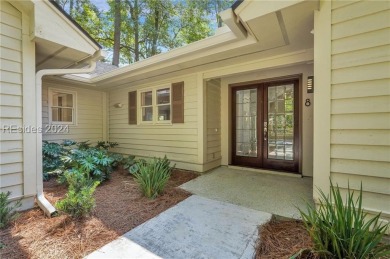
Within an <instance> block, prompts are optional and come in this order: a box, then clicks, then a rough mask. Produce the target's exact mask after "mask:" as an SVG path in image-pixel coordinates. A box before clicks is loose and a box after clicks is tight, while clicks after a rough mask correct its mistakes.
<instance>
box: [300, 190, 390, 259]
mask: <svg viewBox="0 0 390 259" xmlns="http://www.w3.org/2000/svg"><path fill="white" fill-rule="evenodd" d="M362 190H363V188H362V186H361V187H360V193H359V195H358V196H357V197H356V198H355V193H354V191H351V190H350V189H349V187H348V193H347V195H346V199H345V203H344V202H343V199H342V195H341V193H340V189H339V187H338V186H336V187H334V186H333V184H332V182H331V192H330V195H325V194H324V192H322V191H321V190H319V193H320V199H319V206H318V208H317V209H316V208H315V207H314V206H313V205H310V204H308V212H307V213H305V212H303V211H302V210H300V213H301V216H302V219H303V221H304V223H305V226H306V228H307V230H308V232H309V234H310V236H311V238H312V240H313V243H314V249H315V251H316V252H317V253H319V254H320V255H322V257H323V258H351V259H352V258H378V257H380V256H384V255H389V254H390V246H389V245H382V244H380V242H381V240H382V237H383V236H384V233H385V231H386V229H387V227H388V225H380V222H379V217H380V214H378V215H376V216H375V217H373V218H371V219H369V218H368V217H367V215H368V214H367V213H366V212H364V211H363V208H362V198H363V197H362V195H363V191H362Z"/></svg>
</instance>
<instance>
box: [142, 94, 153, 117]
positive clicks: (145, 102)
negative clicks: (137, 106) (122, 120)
mask: <svg viewBox="0 0 390 259" xmlns="http://www.w3.org/2000/svg"><path fill="white" fill-rule="evenodd" d="M141 109H142V121H153V92H152V91H148V92H143V93H141Z"/></svg>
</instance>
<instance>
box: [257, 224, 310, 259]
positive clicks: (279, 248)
mask: <svg viewBox="0 0 390 259" xmlns="http://www.w3.org/2000/svg"><path fill="white" fill-rule="evenodd" d="M259 236H260V238H259V240H258V241H257V244H256V256H255V258H256V259H274V258H290V257H291V256H292V255H294V254H296V253H298V252H299V251H300V250H302V249H308V251H309V250H310V249H311V248H312V246H313V243H312V241H311V239H310V236H309V233H308V232H307V230H306V229H305V226H304V224H303V222H302V221H300V220H290V219H288V220H287V219H284V218H283V219H280V218H276V217H273V218H272V220H271V221H269V222H268V223H266V224H264V225H262V226H260V227H259ZM308 251H307V252H306V253H305V252H304V253H302V255H301V256H299V257H298V258H300V259H316V258H318V257H316V256H315V255H313V254H312V253H310V252H308Z"/></svg>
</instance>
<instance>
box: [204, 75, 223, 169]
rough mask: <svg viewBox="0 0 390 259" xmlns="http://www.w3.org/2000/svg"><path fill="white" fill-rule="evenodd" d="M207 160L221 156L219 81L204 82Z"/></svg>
mask: <svg viewBox="0 0 390 259" xmlns="http://www.w3.org/2000/svg"><path fill="white" fill-rule="evenodd" d="M206 101H207V104H206V114H207V120H206V127H207V135H206V137H207V146H206V152H207V160H206V161H207V162H210V161H213V160H216V159H220V158H221V82H220V80H210V81H208V82H207V83H206Z"/></svg>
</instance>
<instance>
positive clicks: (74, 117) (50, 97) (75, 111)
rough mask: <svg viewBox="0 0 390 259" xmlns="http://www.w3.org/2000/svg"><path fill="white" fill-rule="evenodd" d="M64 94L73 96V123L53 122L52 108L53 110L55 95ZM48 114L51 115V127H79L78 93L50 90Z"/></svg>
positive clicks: (50, 88)
mask: <svg viewBox="0 0 390 259" xmlns="http://www.w3.org/2000/svg"><path fill="white" fill-rule="evenodd" d="M58 92H59V93H64V94H71V95H72V97H73V108H72V110H73V112H72V122H67V121H53V120H52V118H53V117H52V108H53V93H58ZM47 98H48V114H49V124H50V125H72V126H76V125H77V92H75V91H69V90H64V89H59V88H52V87H49V88H48V96H47Z"/></svg>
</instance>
